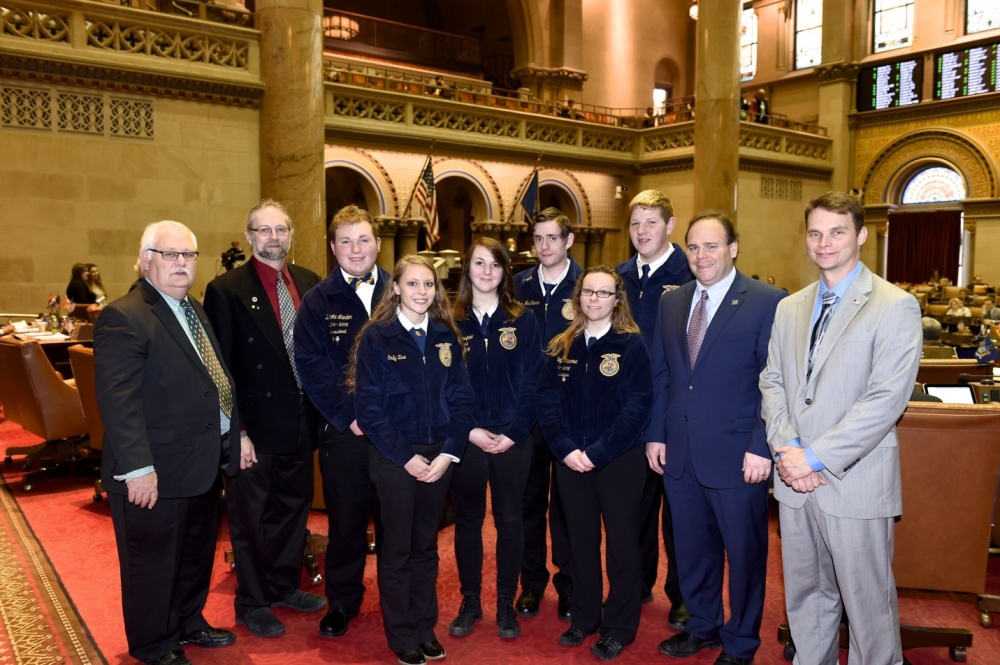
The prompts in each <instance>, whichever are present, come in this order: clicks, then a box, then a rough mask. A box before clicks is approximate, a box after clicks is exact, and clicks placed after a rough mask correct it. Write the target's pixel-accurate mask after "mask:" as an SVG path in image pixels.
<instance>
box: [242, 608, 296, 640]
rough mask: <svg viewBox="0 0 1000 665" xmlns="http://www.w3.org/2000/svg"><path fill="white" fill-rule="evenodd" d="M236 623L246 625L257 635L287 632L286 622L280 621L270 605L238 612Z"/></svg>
mask: <svg viewBox="0 0 1000 665" xmlns="http://www.w3.org/2000/svg"><path fill="white" fill-rule="evenodd" d="M236 623H238V624H240V625H241V626H246V627H247V630H249V631H250V634H251V635H254V636H256V637H278V636H279V635H284V634H285V624H283V623H281V622H280V621H278V617H276V616H274V612H272V611H271V608H270V607H258V608H257V609H255V610H254V611H252V612H242V613H241V612H237V613H236Z"/></svg>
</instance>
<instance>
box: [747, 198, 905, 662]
mask: <svg viewBox="0 0 1000 665" xmlns="http://www.w3.org/2000/svg"><path fill="white" fill-rule="evenodd" d="M864 218H865V213H864V208H862V207H861V204H860V203H859V202H858V201H857V200H855V199H854V198H852V197H850V196H848V195H847V194H843V193H839V192H828V193H827V194H824V195H823V196H821V197H819V198H817V199H814V200H813V201H811V202H810V203H809V205H808V206H807V207H806V247H807V250H808V252H809V258H810V259H812V261H813V263H815V264H816V265H817V266H818V267H819V269H820V276H821V279H820V280H819V281H818V282H816V283H814V284H811V285H810V286H808V287H806V288H805V289H803V290H802V291H799V292H798V293H796V294H794V295H793V296H790V297H788V298H786V299H785V300H782V301H781V303H779V305H778V310H777V314H776V315H775V319H774V327H773V329H772V332H771V342H770V347H769V349H768V361H767V367H766V369H765V370H764V372H763V373H762V374H761V376H760V389H761V393H762V396H763V402H762V414H763V416H764V420H765V422H766V424H767V439H768V444H769V446H770V447H771V451H772V453H773V454H774V455H775V459H776V461H777V470H778V475H779V477H780V478H781V482H775V487H774V496H775V498H776V499H777V500H778V502H779V504H780V506H779V511H780V512H779V516H780V520H781V537H782V540H781V551H782V561H783V565H784V574H785V607H786V609H787V611H788V621H789V625H790V627H791V631H792V636H793V638H794V640H795V647H796V661H795V662H796V663H797V664H798V665H821V664H826V663H836V662H837V648H838V630H839V625H840V619H841V615H842V605H841V602H843V607H844V608H846V610H847V617H848V621H849V622H850V627H851V644H850V662H851V663H872V664H874V665H890V664H893V665H898V664H900V663H902V662H903V655H902V649H901V646H900V641H899V613H898V609H897V603H896V585H895V580H894V579H893V574H892V553H893V517H895V516H896V515H899V514H901V513H902V511H903V506H902V490H901V481H900V475H899V452H898V448H897V440H896V429H895V425H896V421H897V420H898V419H899V416H900V415H901V414H902V413H903V409H904V408H906V402H907V400H908V399H909V397H910V392H911V390H912V388H913V382H914V380H915V379H916V376H917V367H918V365H919V363H920V347H921V337H922V335H921V328H920V308H919V306H918V305H917V301H916V299H915V298H914V297H913V296H911V295H909V294H908V293H906V292H904V291H902V290H900V289H898V288H896V287H895V286H893V285H892V284H889V283H888V282H886V281H885V280H883V279H881V278H880V277H878V276H877V275H874V274H872V272H871V271H870V270H868V268H866V267H865V265H864V264H863V263H861V261H860V259H861V246H862V245H863V244H864V242H865V239H866V238H867V237H868V232H867V230H866V229H865V227H864Z"/></svg>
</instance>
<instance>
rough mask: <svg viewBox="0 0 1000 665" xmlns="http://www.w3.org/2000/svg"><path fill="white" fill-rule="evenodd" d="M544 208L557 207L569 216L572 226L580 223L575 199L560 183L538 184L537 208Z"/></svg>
mask: <svg viewBox="0 0 1000 665" xmlns="http://www.w3.org/2000/svg"><path fill="white" fill-rule="evenodd" d="M546 208H558V209H559V210H562V212H563V214H564V215H566V216H567V217H569V221H570V222H571V223H572V224H573V226H579V225H580V214H579V209H578V206H577V204H576V201H575V200H574V199H573V195H572V194H570V192H568V191H567V190H566V189H565V188H563V187H561V186H560V185H556V184H547V185H539V187H538V209H539V210H545V209H546Z"/></svg>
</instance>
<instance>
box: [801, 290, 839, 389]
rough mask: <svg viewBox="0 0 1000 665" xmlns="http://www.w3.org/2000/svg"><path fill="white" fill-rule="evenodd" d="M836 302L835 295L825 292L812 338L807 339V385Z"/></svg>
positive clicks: (831, 292)
mask: <svg viewBox="0 0 1000 665" xmlns="http://www.w3.org/2000/svg"><path fill="white" fill-rule="evenodd" d="M838 300H839V298H838V297H837V294H836V293H834V292H833V291H827V292H826V293H824V294H823V309H822V310H820V313H819V318H818V319H816V325H815V326H813V330H812V336H811V337H810V338H809V363H808V365H807V367H806V383H809V378H810V377H811V376H812V373H813V364H814V363H815V362H816V355H817V354H818V353H819V345H820V344H821V343H822V341H823V333H825V332H826V327H827V326H828V325H830V319H831V318H832V317H833V309H834V308H835V307H836V306H837V301H838Z"/></svg>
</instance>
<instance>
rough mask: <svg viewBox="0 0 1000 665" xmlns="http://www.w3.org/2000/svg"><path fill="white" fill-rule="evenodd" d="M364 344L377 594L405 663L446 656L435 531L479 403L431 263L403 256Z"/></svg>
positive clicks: (361, 363) (362, 380)
mask: <svg viewBox="0 0 1000 665" xmlns="http://www.w3.org/2000/svg"><path fill="white" fill-rule="evenodd" d="M391 281H392V288H391V289H386V290H385V292H384V294H383V296H382V299H381V300H380V301H379V304H378V306H377V307H376V308H375V311H374V312H373V313H372V316H371V319H370V320H369V322H368V323H367V324H366V325H365V327H364V328H363V329H362V331H361V333H360V335H359V336H358V341H357V344H356V345H355V349H354V352H353V354H352V358H351V363H350V365H349V367H348V372H347V380H346V385H347V387H348V388H349V389H353V390H354V392H355V398H354V405H355V409H356V414H357V419H358V427H360V429H361V431H362V432H364V433H365V434H366V435H368V438H369V439H370V440H371V442H372V444H373V446H372V447H371V451H370V457H369V473H370V474H371V478H372V482H373V483H375V488H376V490H377V492H378V499H379V503H380V505H381V510H382V527H383V531H384V535H383V538H382V544H381V546H380V550H379V558H378V588H379V596H380V600H381V603H382V620H383V624H384V626H385V634H386V637H387V639H388V642H389V648H390V649H392V650H393V651H395V652H396V657H397V658H398V659H399V662H400V663H402V664H403V665H415V664H419V663H424V662H426V661H425V659H431V660H436V659H438V658H444V656H445V652H444V648H443V647H442V646H441V644H440V643H439V642H438V641H437V638H436V637H435V636H434V625H435V624H436V623H437V614H438V607H437V590H436V587H435V584H436V582H437V573H438V551H437V531H438V526H439V525H440V523H441V515H442V513H443V512H444V499H445V495H446V494H447V492H448V486H449V484H450V483H451V474H452V467H451V464H452V462H459V461H461V458H462V457H463V455H464V454H465V448H466V444H467V443H468V441H469V432H471V431H472V427H473V420H472V413H473V408H474V406H475V397H474V395H473V393H472V387H471V386H470V385H469V374H468V372H467V371H466V369H465V358H464V355H465V354H464V352H463V350H462V343H461V339H460V334H459V331H458V328H457V327H456V326H455V322H454V320H453V319H452V316H451V310H450V308H449V305H448V298H447V296H446V295H445V293H444V289H443V287H442V285H441V282H440V280H439V279H438V276H437V273H436V272H435V271H434V269H433V267H432V266H431V263H430V262H429V261H428V260H427V259H425V258H423V257H420V256H413V255H410V256H404V257H403V258H402V259H400V260H399V262H398V263H397V264H396V268H395V270H393V273H392V278H391Z"/></svg>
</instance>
